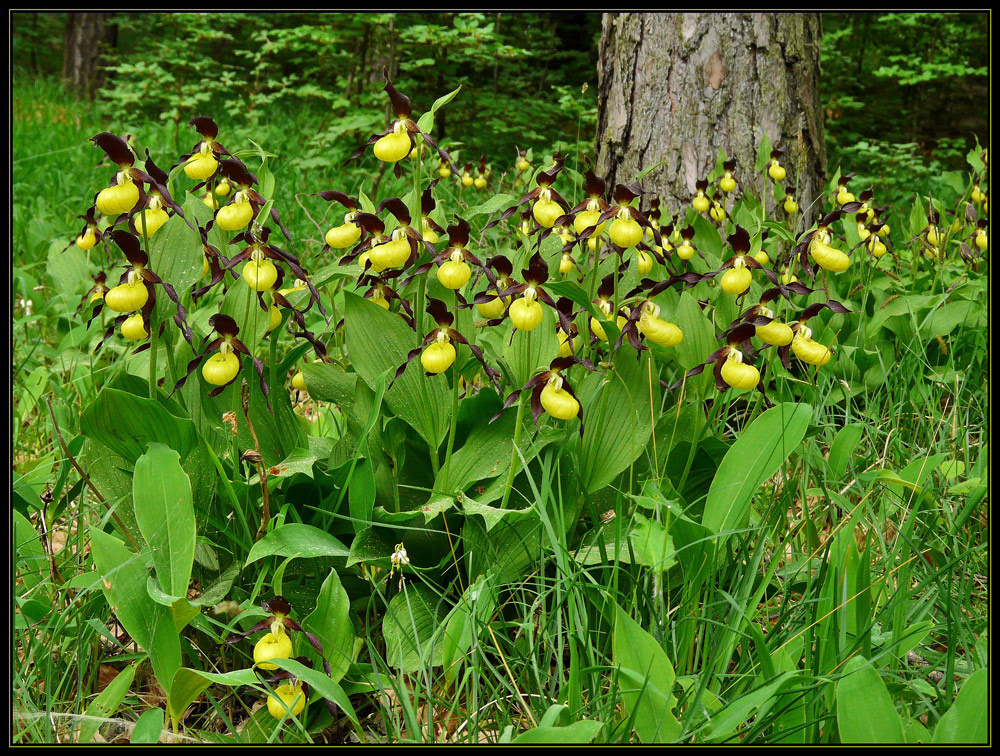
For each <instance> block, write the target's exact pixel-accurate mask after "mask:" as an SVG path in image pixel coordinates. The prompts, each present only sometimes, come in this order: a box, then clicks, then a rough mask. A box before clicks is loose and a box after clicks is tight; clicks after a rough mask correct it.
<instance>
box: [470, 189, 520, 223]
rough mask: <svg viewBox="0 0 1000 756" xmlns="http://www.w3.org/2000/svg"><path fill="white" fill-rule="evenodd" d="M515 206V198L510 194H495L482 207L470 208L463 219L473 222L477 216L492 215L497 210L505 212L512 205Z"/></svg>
mask: <svg viewBox="0 0 1000 756" xmlns="http://www.w3.org/2000/svg"><path fill="white" fill-rule="evenodd" d="M512 204H514V198H513V197H512V196H511V195H509V194H494V195H493V196H492V197H490V198H489V199H488V200H486V201H485V202H484V203H483V204H481V205H476V206H475V207H470V208H469V209H468V210H466V211H465V212H464V213H462V217H463V218H465V219H466V220H471V219H472V218H475V217H476V216H477V215H492V214H493V213H495V212H496V211H497V210H503V209H505V208H507V207H509V206H510V205H512Z"/></svg>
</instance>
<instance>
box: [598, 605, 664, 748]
mask: <svg viewBox="0 0 1000 756" xmlns="http://www.w3.org/2000/svg"><path fill="white" fill-rule="evenodd" d="M612 652H613V657H614V661H615V664H616V665H617V666H618V668H619V670H618V671H619V680H620V686H621V693H622V699H623V700H624V701H625V710H626V712H627V713H628V715H629V716H630V717H631V719H632V726H633V728H634V729H635V733H636V735H638V736H639V740H641V741H642V742H643V743H669V742H671V741H673V740H675V739H676V738H677V736H678V735H680V732H681V724H680V722H678V721H677V718H676V717H675V716H674V714H673V710H674V706H676V705H677V699H676V698H674V693H673V687H674V666H673V665H672V664H671V663H670V659H668V658H667V655H666V653H665V652H664V651H663V649H662V648H661V647H660V644H659V643H657V642H656V639H655V638H653V636H652V635H650V634H649V633H647V632H646V631H645V630H643V629H642V627H640V626H639V624H638V623H637V622H636V621H635V620H633V619H632V618H631V617H629V616H628V614H626V613H625V611H623V610H622V608H621V607H619V606H616V607H615V631H614V637H613V639H612Z"/></svg>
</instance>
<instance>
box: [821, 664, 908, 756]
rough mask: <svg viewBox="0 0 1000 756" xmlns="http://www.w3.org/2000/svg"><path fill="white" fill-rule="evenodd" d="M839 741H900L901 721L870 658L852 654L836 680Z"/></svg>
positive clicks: (901, 733)
mask: <svg viewBox="0 0 1000 756" xmlns="http://www.w3.org/2000/svg"><path fill="white" fill-rule="evenodd" d="M837 726H838V728H839V729H840V742H841V743H903V742H905V738H904V736H903V723H902V721H901V720H900V718H899V714H898V713H897V711H896V707H895V706H893V705H892V699H891V698H889V691H888V690H886V687H885V683H884V682H883V681H882V678H881V677H880V676H879V673H878V672H876V671H875V669H874V668H873V667H872V665H871V662H870V661H868V660H867V659H865V658H864V657H863V656H855V657H853V658H852V659H851V660H850V661H848V662H847V664H846V665H845V667H844V677H843V678H841V679H840V681H839V682H838V683H837Z"/></svg>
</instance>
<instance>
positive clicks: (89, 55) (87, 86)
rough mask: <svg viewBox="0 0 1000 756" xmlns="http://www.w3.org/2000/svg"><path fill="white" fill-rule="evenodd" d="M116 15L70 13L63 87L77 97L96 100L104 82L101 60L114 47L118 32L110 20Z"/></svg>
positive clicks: (65, 47)
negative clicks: (95, 97) (106, 50)
mask: <svg viewBox="0 0 1000 756" xmlns="http://www.w3.org/2000/svg"><path fill="white" fill-rule="evenodd" d="M112 16H114V13H67V14H66V39H65V44H64V45H63V70H62V78H63V86H65V87H66V89H67V91H70V92H75V93H76V95H77V97H80V98H86V99H93V97H94V95H95V94H96V93H97V90H98V89H99V88H100V86H101V83H102V81H103V79H104V76H103V72H102V71H101V68H100V58H101V55H102V54H103V53H104V50H105V48H107V47H108V46H112V47H113V46H114V42H115V36H116V34H117V29H116V27H115V26H114V25H113V24H109V23H108V21H109V20H110V19H111V17H112Z"/></svg>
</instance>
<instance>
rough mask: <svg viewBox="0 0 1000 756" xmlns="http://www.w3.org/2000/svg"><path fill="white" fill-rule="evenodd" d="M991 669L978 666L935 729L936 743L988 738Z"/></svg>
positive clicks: (979, 740)
mask: <svg viewBox="0 0 1000 756" xmlns="http://www.w3.org/2000/svg"><path fill="white" fill-rule="evenodd" d="M989 677H990V676H989V671H988V670H987V669H985V668H984V669H977V670H976V671H975V672H973V673H972V674H971V675H970V676H969V679H968V680H966V681H965V684H964V685H962V689H961V690H960V691H959V692H958V695H957V696H956V697H955V701H954V703H952V705H951V708H949V709H948V711H946V712H945V713H944V716H943V717H941V719H940V720H939V721H938V723H937V727H935V728H934V742H935V743H982V744H984V745H985V744H986V743H987V742H988V738H989V707H988V706H987V705H986V702H987V701H988V700H989V681H990V680H989Z"/></svg>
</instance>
